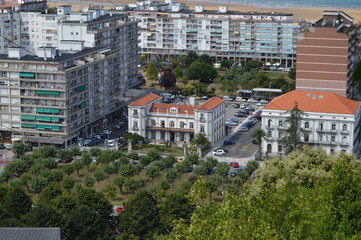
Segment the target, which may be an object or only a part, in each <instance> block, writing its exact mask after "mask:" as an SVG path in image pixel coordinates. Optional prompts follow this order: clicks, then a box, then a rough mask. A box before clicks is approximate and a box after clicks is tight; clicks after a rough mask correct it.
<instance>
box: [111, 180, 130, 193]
mask: <svg viewBox="0 0 361 240" xmlns="http://www.w3.org/2000/svg"><path fill="white" fill-rule="evenodd" d="M126 180H127V178H125V177H121V176H119V177H116V178H115V179H114V180H113V184H114V185H115V186H117V187H118V188H119V192H120V193H121V194H123V186H124V183H125V182H126Z"/></svg>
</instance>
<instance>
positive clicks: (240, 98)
mask: <svg viewBox="0 0 361 240" xmlns="http://www.w3.org/2000/svg"><path fill="white" fill-rule="evenodd" d="M236 101H237V102H245V101H247V100H246V99H244V98H242V97H236Z"/></svg>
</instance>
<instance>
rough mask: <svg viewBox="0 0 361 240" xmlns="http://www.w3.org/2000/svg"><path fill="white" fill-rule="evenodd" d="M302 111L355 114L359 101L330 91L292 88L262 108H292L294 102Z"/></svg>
mask: <svg viewBox="0 0 361 240" xmlns="http://www.w3.org/2000/svg"><path fill="white" fill-rule="evenodd" d="M296 103H297V104H298V108H299V109H300V110H302V111H303V112H320V113H338V114H355V112H356V110H357V108H358V106H359V103H358V102H356V101H353V100H351V99H348V98H345V97H343V96H340V95H338V94H335V93H331V92H314V91H300V90H293V91H291V92H288V93H285V94H283V95H281V96H278V97H276V98H274V99H273V100H272V101H271V102H270V103H269V104H267V106H265V107H264V109H272V110H287V111H289V110H292V108H293V107H294V106H295V104H296Z"/></svg>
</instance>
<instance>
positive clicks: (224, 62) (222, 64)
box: [220, 59, 233, 69]
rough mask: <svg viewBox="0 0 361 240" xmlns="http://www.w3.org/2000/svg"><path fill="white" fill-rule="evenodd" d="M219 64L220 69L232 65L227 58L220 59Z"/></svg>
mask: <svg viewBox="0 0 361 240" xmlns="http://www.w3.org/2000/svg"><path fill="white" fill-rule="evenodd" d="M220 64H221V68H222V69H225V68H230V67H231V66H232V65H233V61H232V60H228V59H224V60H221V62H220Z"/></svg>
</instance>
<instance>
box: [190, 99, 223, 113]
mask: <svg viewBox="0 0 361 240" xmlns="http://www.w3.org/2000/svg"><path fill="white" fill-rule="evenodd" d="M223 102H224V100H223V99H222V98H219V97H212V98H211V99H209V100H207V101H206V102H205V103H203V104H201V105H199V106H197V107H195V109H196V110H213V109H214V108H216V107H217V106H218V105H219V104H221V103H223Z"/></svg>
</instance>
